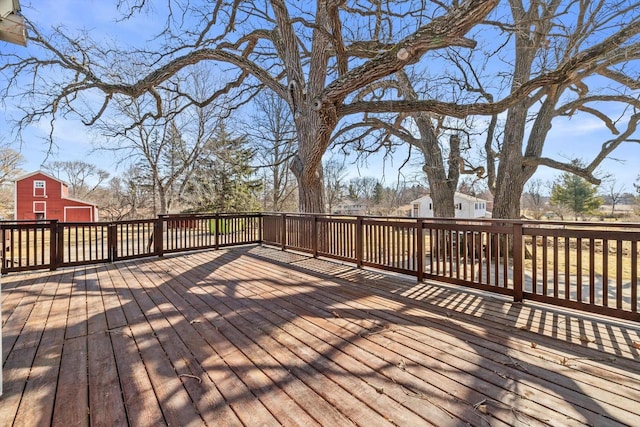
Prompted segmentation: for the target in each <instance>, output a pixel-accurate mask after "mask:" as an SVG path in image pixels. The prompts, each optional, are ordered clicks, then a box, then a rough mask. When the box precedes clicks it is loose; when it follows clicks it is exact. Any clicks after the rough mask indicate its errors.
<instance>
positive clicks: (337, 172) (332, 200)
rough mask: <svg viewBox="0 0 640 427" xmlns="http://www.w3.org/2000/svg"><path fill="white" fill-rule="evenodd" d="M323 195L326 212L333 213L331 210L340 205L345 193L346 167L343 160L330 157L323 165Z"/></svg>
mask: <svg viewBox="0 0 640 427" xmlns="http://www.w3.org/2000/svg"><path fill="white" fill-rule="evenodd" d="M323 173H324V193H325V200H326V202H327V211H328V212H329V213H332V212H333V208H334V207H336V206H337V205H338V203H340V201H341V200H342V198H343V197H344V192H345V178H346V175H347V173H346V167H345V163H344V159H342V160H339V159H338V158H337V157H331V158H330V159H328V160H326V161H325V162H324V164H323Z"/></svg>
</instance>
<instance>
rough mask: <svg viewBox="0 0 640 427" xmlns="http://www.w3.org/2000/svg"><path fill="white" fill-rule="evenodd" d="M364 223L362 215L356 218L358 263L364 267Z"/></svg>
mask: <svg viewBox="0 0 640 427" xmlns="http://www.w3.org/2000/svg"><path fill="white" fill-rule="evenodd" d="M363 248H364V224H363V220H362V217H361V216H358V217H357V218H356V265H357V266H358V268H362V258H363V257H364V255H363V253H364V250H363Z"/></svg>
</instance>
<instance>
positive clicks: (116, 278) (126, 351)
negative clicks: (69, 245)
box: [100, 268, 166, 427]
mask: <svg viewBox="0 0 640 427" xmlns="http://www.w3.org/2000/svg"><path fill="white" fill-rule="evenodd" d="M106 275H108V277H107V276H106ZM106 275H105V276H101V278H100V284H101V286H102V287H103V289H104V291H105V292H108V293H110V294H112V293H113V292H115V290H116V289H120V290H119V291H118V292H121V293H122V296H123V299H122V301H123V303H124V304H131V303H132V302H131V301H130V300H129V299H127V298H126V293H125V292H123V291H122V287H126V285H125V284H124V279H123V278H122V276H120V274H119V272H118V270H117V269H112V268H110V269H108V270H107V272H106ZM127 292H128V290H127ZM125 301H127V302H125ZM122 315H124V312H122ZM109 319H110V316H109V315H107V320H109ZM117 319H118V320H119V317H117ZM109 326H110V328H109V330H108V331H109V336H110V338H111V344H112V346H113V352H114V354H115V358H116V366H117V369H118V375H119V377H120V386H121V388H122V394H123V398H124V403H125V407H126V408H127V417H128V421H129V424H131V425H136V426H149V427H151V426H162V425H166V421H165V419H164V415H163V414H162V409H161V407H160V402H159V401H158V399H157V397H156V394H155V391H154V389H153V385H152V384H151V380H150V379H149V376H148V374H147V370H146V367H145V365H144V362H143V360H142V358H141V353H140V352H139V350H138V347H137V343H136V341H135V340H134V338H133V333H132V331H131V329H130V328H129V327H128V326H127V325H126V321H125V325H123V324H122V323H121V322H120V321H117V322H116V323H115V324H114V325H113V326H112V325H111V323H109Z"/></svg>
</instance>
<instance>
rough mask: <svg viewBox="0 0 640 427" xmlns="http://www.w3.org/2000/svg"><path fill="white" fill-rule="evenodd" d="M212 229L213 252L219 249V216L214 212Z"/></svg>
mask: <svg viewBox="0 0 640 427" xmlns="http://www.w3.org/2000/svg"><path fill="white" fill-rule="evenodd" d="M213 229H214V230H215V233H214V234H213V248H214V249H215V250H218V249H220V214H219V213H218V212H216V213H215V214H214V217H213Z"/></svg>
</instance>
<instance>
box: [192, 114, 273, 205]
mask: <svg viewBox="0 0 640 427" xmlns="http://www.w3.org/2000/svg"><path fill="white" fill-rule="evenodd" d="M253 155H254V151H253V150H252V149H250V148H249V147H248V142H247V139H246V137H244V136H241V137H233V136H232V135H231V134H230V133H229V132H228V131H227V130H226V128H225V127H224V126H221V127H220V129H219V130H218V132H216V135H215V137H214V139H213V140H212V141H210V143H209V145H208V147H207V150H205V153H204V155H203V157H202V158H201V159H200V161H199V164H198V166H197V168H196V171H195V173H194V174H193V177H192V178H191V179H190V181H189V182H188V183H187V185H186V188H185V199H186V200H185V201H186V202H187V203H188V205H189V206H190V207H191V209H190V210H192V211H195V212H247V211H255V210H258V209H259V207H260V203H259V201H258V198H257V194H258V192H259V191H260V187H261V181H260V179H259V178H256V177H255V175H254V172H255V170H254V168H253V167H252V166H251V164H250V162H251V159H252V157H253Z"/></svg>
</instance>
